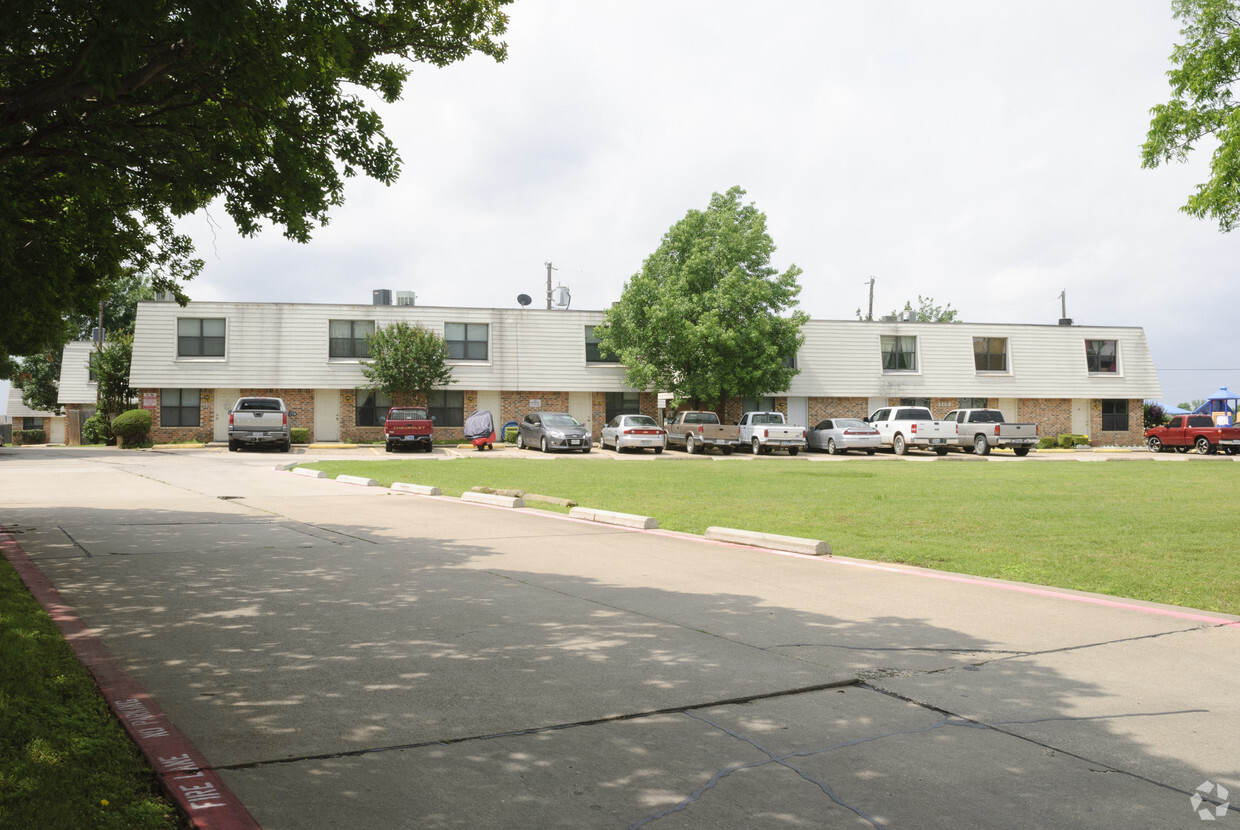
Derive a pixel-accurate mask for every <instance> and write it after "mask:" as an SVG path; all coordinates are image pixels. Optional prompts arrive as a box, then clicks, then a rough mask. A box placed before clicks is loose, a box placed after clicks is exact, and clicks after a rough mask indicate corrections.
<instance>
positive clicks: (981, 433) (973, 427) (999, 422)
mask: <svg viewBox="0 0 1240 830" xmlns="http://www.w3.org/2000/svg"><path fill="white" fill-rule="evenodd" d="M943 420H944V421H947V422H948V423H951V424H955V425H956V437H955V439H954V440H953V441H951V444H952V445H953V446H958V447H960V449H962V450H964V451H965V452H976V453H977V454H978V455H987V454H988V453H989V452H990V451H991V449H993V448H994V447H1002V448H1004V449H1010V450H1012V451H1013V452H1015V453H1016V454H1017V455H1018V456H1020V457H1022V458H1023V457H1024V456H1026V455H1028V454H1029V450H1031V449H1033V448H1034V447H1035V446H1037V443H1038V425H1037V424H1011V423H1008V422H1007V421H1004V420H1003V413H1002V412H1000V411H999V410H997V409H953V410H952V411H951V412H948V413H947V414H946V415H945V416H943Z"/></svg>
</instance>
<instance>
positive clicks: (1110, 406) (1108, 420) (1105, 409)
mask: <svg viewBox="0 0 1240 830" xmlns="http://www.w3.org/2000/svg"><path fill="white" fill-rule="evenodd" d="M1102 431H1103V432H1127V431H1128V401H1126V400H1104V401H1103V402H1102Z"/></svg>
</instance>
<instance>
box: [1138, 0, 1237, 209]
mask: <svg viewBox="0 0 1240 830" xmlns="http://www.w3.org/2000/svg"><path fill="white" fill-rule="evenodd" d="M1172 10H1173V14H1174V16H1175V17H1176V19H1177V20H1179V21H1181V23H1182V28H1181V29H1180V35H1181V36H1182V37H1183V38H1184V42H1183V43H1180V44H1177V45H1176V46H1175V48H1174V49H1173V50H1172V52H1171V62H1172V68H1171V69H1170V70H1169V71H1168V72H1167V78H1168V80H1169V81H1170V84H1171V100H1169V101H1168V102H1167V103H1165V104H1159V105H1157V106H1155V107H1154V108H1153V109H1151V110H1150V112H1151V114H1152V116H1153V117H1152V118H1151V120H1150V129H1149V132H1148V133H1147V134H1146V141H1145V145H1144V146H1143V147H1142V150H1141V165H1142V166H1143V167H1147V168H1153V167H1157V166H1159V165H1160V164H1162V163H1164V162H1170V161H1185V160H1187V159H1188V157H1189V155H1190V154H1191V153H1192V151H1193V150H1194V149H1195V148H1196V146H1197V143H1198V142H1200V141H1202V140H1203V139H1206V138H1213V139H1214V140H1215V141H1216V142H1217V146H1216V147H1215V148H1214V154H1213V156H1212V157H1211V159H1210V177H1209V179H1208V180H1206V181H1205V182H1203V183H1201V184H1199V185H1198V186H1197V191H1196V193H1194V194H1192V195H1191V196H1190V197H1189V199H1188V201H1187V202H1186V203H1185V204H1184V205H1183V206H1182V207H1181V208H1180V210H1182V211H1184V212H1185V213H1187V214H1189V215H1190V216H1195V217H1197V218H1198V219H1205V218H1210V219H1214V220H1216V221H1217V222H1218V225H1219V230H1222V231H1230V230H1232V229H1233V228H1234V227H1235V226H1236V222H1237V220H1238V219H1240V111H1238V110H1237V107H1236V103H1235V101H1234V100H1233V99H1232V89H1233V87H1234V86H1235V84H1236V79H1237V78H1238V77H1240V2H1236V0H1173V2H1172Z"/></svg>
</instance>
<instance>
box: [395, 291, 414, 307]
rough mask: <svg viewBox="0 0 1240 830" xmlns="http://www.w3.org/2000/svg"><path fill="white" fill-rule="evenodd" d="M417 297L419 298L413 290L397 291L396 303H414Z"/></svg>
mask: <svg viewBox="0 0 1240 830" xmlns="http://www.w3.org/2000/svg"><path fill="white" fill-rule="evenodd" d="M416 299H417V295H416V294H414V293H413V292H412V291H397V292H396V304H397V305H413V304H414V300H416Z"/></svg>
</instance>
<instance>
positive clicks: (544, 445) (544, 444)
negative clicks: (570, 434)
mask: <svg viewBox="0 0 1240 830" xmlns="http://www.w3.org/2000/svg"><path fill="white" fill-rule="evenodd" d="M538 448H539V449H540V450H542V451H543V452H551V448H550V447H548V446H547V436H545V435H544V436H543V437H542V438H539V439H538Z"/></svg>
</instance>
